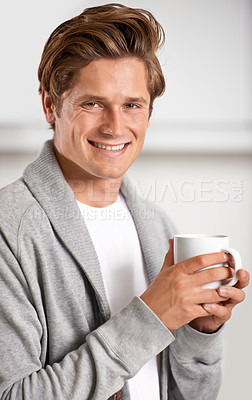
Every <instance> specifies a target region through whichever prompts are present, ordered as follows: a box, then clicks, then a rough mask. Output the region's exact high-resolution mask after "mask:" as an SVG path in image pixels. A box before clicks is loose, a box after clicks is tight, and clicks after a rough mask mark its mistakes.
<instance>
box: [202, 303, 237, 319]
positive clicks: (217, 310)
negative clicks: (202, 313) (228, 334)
mask: <svg viewBox="0 0 252 400" xmlns="http://www.w3.org/2000/svg"><path fill="white" fill-rule="evenodd" d="M202 308H203V309H204V310H206V311H207V312H208V313H209V314H211V315H214V316H215V317H216V318H218V319H219V320H220V321H219V322H220V323H224V322H225V321H227V319H228V318H229V316H230V315H231V311H230V307H228V306H224V305H223V304H220V303H211V304H202Z"/></svg>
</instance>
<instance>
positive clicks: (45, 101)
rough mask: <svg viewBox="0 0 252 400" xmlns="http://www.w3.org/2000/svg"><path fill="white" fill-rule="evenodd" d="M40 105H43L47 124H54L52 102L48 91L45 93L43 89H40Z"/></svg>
mask: <svg viewBox="0 0 252 400" xmlns="http://www.w3.org/2000/svg"><path fill="white" fill-rule="evenodd" d="M41 96H42V105H43V110H44V113H45V117H46V120H47V122H48V123H49V124H54V123H55V120H56V118H55V106H54V104H53V103H52V100H51V97H50V95H49V93H47V92H46V91H45V90H44V89H42V93H41Z"/></svg>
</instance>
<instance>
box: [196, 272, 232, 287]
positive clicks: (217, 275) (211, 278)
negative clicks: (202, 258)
mask: <svg viewBox="0 0 252 400" xmlns="http://www.w3.org/2000/svg"><path fill="white" fill-rule="evenodd" d="M232 276H233V271H232V269H231V268H229V267H214V268H208V269H205V270H204V271H200V272H197V273H196V274H195V275H194V277H193V280H194V282H195V285H196V286H200V287H201V286H203V285H205V284H207V283H210V282H215V281H225V280H227V279H229V278H231V277H232Z"/></svg>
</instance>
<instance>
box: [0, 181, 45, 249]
mask: <svg viewBox="0 0 252 400" xmlns="http://www.w3.org/2000/svg"><path fill="white" fill-rule="evenodd" d="M0 204H1V209H0V233H1V239H3V238H4V242H5V243H7V244H8V246H9V247H11V248H12V250H13V252H14V253H16V252H17V247H18V243H17V242H18V234H19V231H20V227H21V225H22V223H23V221H24V220H26V219H28V220H29V225H30V226H31V225H32V221H33V217H32V216H34V213H35V210H37V211H36V212H41V211H42V210H41V208H40V206H39V204H38V202H37V201H36V199H35V198H34V197H33V195H32V194H31V192H30V191H29V189H28V187H27V186H26V184H25V182H24V181H23V179H22V178H20V179H18V180H17V181H15V182H13V183H11V184H9V185H8V186H5V187H3V188H2V189H0Z"/></svg>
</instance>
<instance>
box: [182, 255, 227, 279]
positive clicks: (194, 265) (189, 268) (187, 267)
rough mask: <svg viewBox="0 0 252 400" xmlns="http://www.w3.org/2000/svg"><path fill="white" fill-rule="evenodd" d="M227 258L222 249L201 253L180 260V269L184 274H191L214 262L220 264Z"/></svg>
mask: <svg viewBox="0 0 252 400" xmlns="http://www.w3.org/2000/svg"><path fill="white" fill-rule="evenodd" d="M228 260H229V255H228V254H227V253H225V252H223V251H221V252H218V253H210V254H201V255H199V256H195V257H192V258H189V259H188V260H185V261H182V262H180V263H179V264H180V266H181V269H182V270H183V271H184V272H185V273H186V274H193V273H194V272H196V271H199V270H201V269H202V268H205V267H209V266H211V265H214V264H222V263H225V262H227V261H228Z"/></svg>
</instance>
